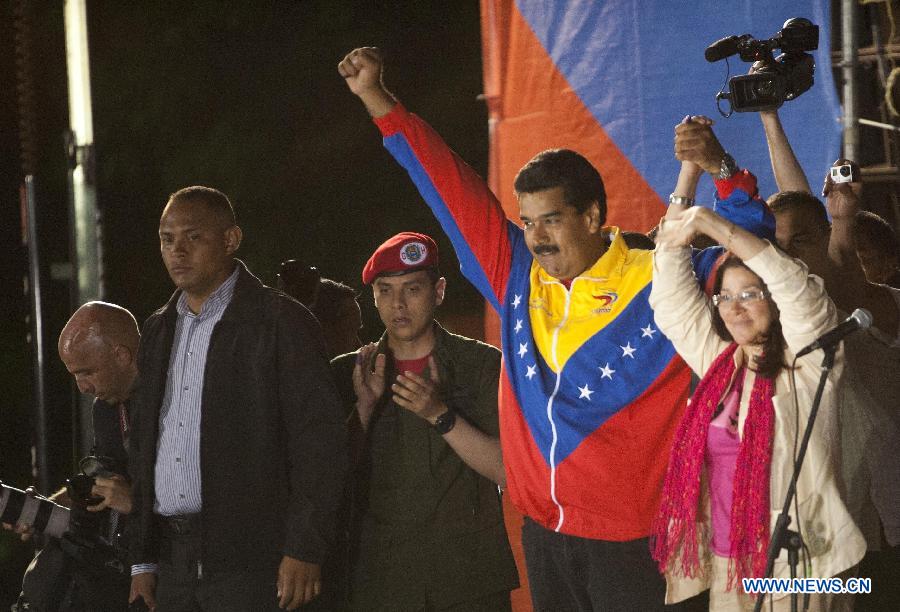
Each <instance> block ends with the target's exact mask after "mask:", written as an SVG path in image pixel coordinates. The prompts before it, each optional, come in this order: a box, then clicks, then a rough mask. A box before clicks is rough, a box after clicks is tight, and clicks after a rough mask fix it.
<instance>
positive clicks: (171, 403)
mask: <svg viewBox="0 0 900 612" xmlns="http://www.w3.org/2000/svg"><path fill="white" fill-rule="evenodd" d="M237 277H238V271H237V268H235V270H234V272H233V273H232V274H231V276H229V277H228V279H227V280H226V281H225V282H224V283H222V284H221V285H219V287H218V288H217V289H216V290H215V291H213V292H212V293H211V294H210V296H209V297H208V298H207V299H206V301H205V302H204V303H203V306H202V307H201V308H200V312H199V313H198V314H194V313H193V312H191V310H190V308H189V307H188V305H187V296H186V295H185V294H184V293H182V294H181V297H179V298H178V304H177V311H178V322H177V324H176V327H175V338H174V340H173V342H172V354H171V357H170V358H169V373H168V376H167V378H166V392H165V396H164V397H163V403H162V407H161V408H160V412H159V443H158V445H157V447H156V501H155V502H154V504H153V510H154V511H155V512H156V513H157V514H162V515H165V516H171V515H173V514H193V513H196V512H200V508H201V507H202V504H203V500H202V499H201V496H200V484H201V481H200V419H201V414H202V409H203V405H202V404H203V402H202V394H203V375H204V370H205V368H206V353H207V350H208V349H209V341H210V338H211V337H212V332H213V328H215V326H216V323H218V322H219V319H221V318H222V314H224V312H225V309H226V308H227V307H228V304H229V302H231V296H232V295H233V294H234V285H235V283H236V282H237Z"/></svg>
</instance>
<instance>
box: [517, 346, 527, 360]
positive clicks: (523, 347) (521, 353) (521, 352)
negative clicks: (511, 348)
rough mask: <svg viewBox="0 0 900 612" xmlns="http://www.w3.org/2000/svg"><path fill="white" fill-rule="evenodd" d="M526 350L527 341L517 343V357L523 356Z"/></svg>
mask: <svg viewBox="0 0 900 612" xmlns="http://www.w3.org/2000/svg"><path fill="white" fill-rule="evenodd" d="M527 352H528V343H527V342H526V343H525V344H520V345H519V358H520V359H521V358H522V357H524V356H525V353H527Z"/></svg>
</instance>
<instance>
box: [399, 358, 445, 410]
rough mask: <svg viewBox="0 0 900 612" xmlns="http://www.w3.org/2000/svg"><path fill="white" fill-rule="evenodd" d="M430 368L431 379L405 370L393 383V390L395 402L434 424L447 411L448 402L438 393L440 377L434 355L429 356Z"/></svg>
mask: <svg viewBox="0 0 900 612" xmlns="http://www.w3.org/2000/svg"><path fill="white" fill-rule="evenodd" d="M428 369H429V371H430V372H431V379H430V380H429V379H427V378H425V377H424V376H419V375H418V374H416V373H415V372H404V373H402V374H400V375H399V376H398V377H397V382H395V383H394V384H393V385H391V390H392V391H393V392H394V403H396V404H397V405H398V406H400V407H401V408H405V409H406V410H409V411H410V412H412V413H413V414H415V415H417V416H419V417H422V418H423V419H425V420H426V421H428V422H429V423H431V424H432V425H434V422H435V421H436V420H437V418H438V417H439V416H441V415H442V414H444V413H445V412H447V404H445V403H444V402H443V401H442V400H441V398H440V396H439V395H438V384H439V383H440V379H439V378H438V373H437V365H436V364H435V361H434V356H431V357H429V358H428Z"/></svg>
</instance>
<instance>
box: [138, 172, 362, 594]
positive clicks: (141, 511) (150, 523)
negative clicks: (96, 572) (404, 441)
mask: <svg viewBox="0 0 900 612" xmlns="http://www.w3.org/2000/svg"><path fill="white" fill-rule="evenodd" d="M233 219H234V218H233V211H232V210H231V208H230V203H228V200H227V198H226V197H225V195H224V194H222V193H221V192H218V191H216V190H212V189H209V188H203V187H191V188H186V189H183V190H181V191H179V192H177V193H176V194H173V196H172V197H171V198H170V200H169V204H168V205H167V207H166V209H165V211H164V212H163V217H162V220H161V223H160V244H161V251H162V253H163V260H164V261H165V263H166V267H167V269H168V270H169V273H170V276H171V277H172V279H173V281H174V282H175V284H176V285H177V286H178V287H179V290H178V291H176V292H175V294H174V295H173V296H172V298H171V299H170V300H169V302H168V304H167V305H166V306H164V307H163V308H162V309H160V310H159V311H157V312H156V313H154V314H153V315H151V316H150V318H149V319H148V320H147V322H146V323H145V325H144V329H143V342H142V344H141V351H140V353H139V361H138V365H139V370H140V375H139V383H138V386H137V388H136V390H135V393H134V397H133V410H134V414H135V423H134V431H133V434H132V444H131V456H132V457H131V466H132V470H133V472H132V477H133V479H134V498H135V509H136V515H135V517H134V520H133V521H132V525H133V526H134V532H133V533H132V538H131V551H132V563H133V564H134V566H137V567H135V568H133V569H134V570H138V571H139V570H146V569H148V568H149V569H153V568H152V565H153V564H156V565H158V572H159V575H158V578H157V579H154V578H153V575H154V574H153V573H142V574H139V575H135V576H134V579H133V582H132V599H136V598H138V597H143V598H144V600H145V601H147V602H148V603H155V597H156V596H157V595H158V596H159V597H160V602H159V603H160V606H159V608H158V609H159V610H160V611H163V610H165V609H166V604H165V600H166V597H169V601H173V600H184V599H185V598H188V599H190V600H192V601H195V602H199V603H197V604H196V605H194V606H193V607H179V608H178V609H197V610H200V609H216V610H220V609H234V610H240V609H254V610H262V609H276V608H277V607H278V604H280V605H281V606H284V607H287V608H289V609H294V608H296V607H297V606H299V605H300V604H301V603H304V602H306V601H309V600H310V599H312V598H313V597H315V595H317V594H318V592H319V589H320V588H321V584H320V579H319V566H320V564H321V562H322V560H323V559H324V557H325V554H326V552H327V550H328V548H329V546H330V544H331V541H332V538H333V532H334V524H333V521H334V516H335V511H336V509H337V506H338V502H339V498H340V492H341V488H342V486H343V481H344V477H345V471H346V450H345V448H346V440H345V432H344V427H343V423H342V418H341V409H340V408H339V400H338V397H337V394H336V391H335V388H334V384H333V382H332V377H331V373H330V371H329V367H328V362H327V359H326V356H325V350H324V343H323V340H322V337H321V331H320V329H319V327H318V324H317V323H316V322H315V319H314V318H313V317H312V315H311V314H310V313H309V311H307V310H306V309H305V308H304V307H303V306H301V305H300V304H299V303H297V302H295V301H294V300H292V299H290V298H288V297H287V296H285V295H284V294H282V293H280V292H278V291H276V290H274V289H271V288H269V287H266V286H264V285H263V284H262V283H261V282H260V281H259V280H258V279H257V278H256V277H254V276H253V275H252V274H251V273H250V272H249V271H247V269H246V267H245V266H244V264H243V263H242V262H240V261H237V260H234V259H233V258H232V254H233V253H234V251H235V250H236V249H237V246H238V245H239V243H240V238H241V236H240V229H239V228H238V227H237V226H236V225H235V224H234V220H233ZM235 270H236V272H235ZM234 274H236V280H233V275H234ZM226 282H232V283H233V294H232V296H231V299H230V301H229V302H228V304H227V307H225V310H224V312H223V313H222V314H221V318H220V319H219V320H218V322H217V323H215V327H214V328H213V329H212V334H211V336H210V338H209V345H208V349H207V352H206V363H205V368H204V369H203V374H202V391H201V395H200V415H201V418H200V424H199V433H198V435H199V455H200V456H199V464H200V475H201V483H202V484H201V487H200V489H201V490H200V499H201V500H202V508H201V509H200V511H199V512H198V513H196V514H191V515H186V516H160V515H159V514H157V512H155V510H159V503H158V499H157V492H158V491H159V489H158V488H157V485H156V482H155V474H156V473H157V472H156V470H157V447H158V443H159V439H160V424H161V423H162V422H163V416H164V415H163V414H162V413H161V410H163V409H164V403H165V402H164V400H165V399H166V382H167V378H168V376H170V375H171V373H172V372H174V371H175V368H179V367H182V365H181V364H182V362H181V361H177V360H176V355H175V353H176V351H177V350H178V347H177V346H173V342H174V341H175V340H176V329H177V326H178V323H179V317H183V316H190V313H196V314H197V315H198V317H202V314H203V310H202V309H203V306H204V302H205V301H206V298H208V297H209V296H210V295H211V294H212V293H213V292H214V291H215V290H216V289H218V288H219V287H221V286H222V285H224V284H225V283H226ZM179 300H181V302H182V305H181V308H182V309H184V307H185V306H187V307H188V308H190V313H188V315H184V314H181V313H179ZM206 305H207V306H209V303H208V302H207V303H206ZM184 312H186V311H185V310H182V313H184ZM187 346H190V345H187ZM190 350H191V349H189V348H188V349H185V353H184V355H183V356H185V355H186V356H189V355H191V352H189V351H190ZM170 361H171V363H170ZM183 367H187V366H186V365H185V366H183ZM169 403H173V402H171V401H170V402H169ZM165 408H169V406H166V407H165ZM148 564H150V565H148ZM195 575H196V579H195ZM185 579H186V580H187V581H188V582H189V583H192V584H188V585H187V588H186V589H185V584H184V583H185ZM157 580H158V584H156V581H157ZM173 585H176V586H175V587H173ZM166 594H168V595H166ZM248 606H249V607H248Z"/></svg>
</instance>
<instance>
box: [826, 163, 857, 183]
mask: <svg viewBox="0 0 900 612" xmlns="http://www.w3.org/2000/svg"><path fill="white" fill-rule="evenodd" d="M831 180H832V181H833V182H835V183H852V182H853V181H855V180H856V173H854V172H853V167H852V166H851V165H850V164H842V165H840V166H834V167H833V168H832V169H831Z"/></svg>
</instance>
